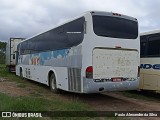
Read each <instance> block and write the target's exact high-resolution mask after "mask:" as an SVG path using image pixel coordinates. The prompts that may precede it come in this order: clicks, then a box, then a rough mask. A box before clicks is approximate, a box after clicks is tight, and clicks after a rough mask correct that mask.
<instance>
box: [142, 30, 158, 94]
mask: <svg viewBox="0 0 160 120" xmlns="http://www.w3.org/2000/svg"><path fill="white" fill-rule="evenodd" d="M140 45H141V60H140V63H141V65H140V68H141V70H140V71H141V72H140V89H143V90H152V91H157V92H159V91H160V30H156V31H151V32H145V33H142V34H141V36H140Z"/></svg>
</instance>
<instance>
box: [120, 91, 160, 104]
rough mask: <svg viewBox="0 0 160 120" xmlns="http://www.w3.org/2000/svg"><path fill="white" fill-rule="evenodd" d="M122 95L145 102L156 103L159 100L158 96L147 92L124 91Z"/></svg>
mask: <svg viewBox="0 0 160 120" xmlns="http://www.w3.org/2000/svg"><path fill="white" fill-rule="evenodd" d="M122 94H123V95H124V96H126V97H130V98H135V99H142V100H147V101H157V102H159V100H160V94H157V93H154V92H148V91H145V92H143V91H125V92H122Z"/></svg>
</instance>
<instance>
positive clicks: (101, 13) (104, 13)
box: [22, 11, 137, 42]
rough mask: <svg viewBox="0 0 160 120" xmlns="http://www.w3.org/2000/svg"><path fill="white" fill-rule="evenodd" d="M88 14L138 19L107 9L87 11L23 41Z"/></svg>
mask: <svg viewBox="0 0 160 120" xmlns="http://www.w3.org/2000/svg"><path fill="white" fill-rule="evenodd" d="M86 14H94V15H109V16H111V15H115V16H119V17H121V18H126V19H130V20H135V21H137V19H136V18H134V17H130V16H127V15H123V14H119V13H114V12H106V11H87V12H85V13H83V14H81V15H79V16H77V17H74V18H73V19H70V20H67V21H66V22H63V23H62V24H59V25H56V26H54V27H53V28H50V29H48V30H46V31H43V32H41V33H38V34H36V35H34V36H32V37H29V38H26V39H25V40H23V41H22V42H24V41H27V40H29V39H31V38H33V37H36V36H38V35H41V34H43V33H45V32H48V31H50V30H52V29H54V28H57V27H59V26H62V25H64V24H66V23H69V22H71V21H73V20H76V19H78V18H80V17H83V16H84V15H86Z"/></svg>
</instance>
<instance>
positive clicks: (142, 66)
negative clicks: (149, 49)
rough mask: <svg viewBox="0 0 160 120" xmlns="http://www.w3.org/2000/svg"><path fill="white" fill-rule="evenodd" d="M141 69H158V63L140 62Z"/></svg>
mask: <svg viewBox="0 0 160 120" xmlns="http://www.w3.org/2000/svg"><path fill="white" fill-rule="evenodd" d="M140 68H141V69H154V70H160V64H153V65H152V64H141V65H140Z"/></svg>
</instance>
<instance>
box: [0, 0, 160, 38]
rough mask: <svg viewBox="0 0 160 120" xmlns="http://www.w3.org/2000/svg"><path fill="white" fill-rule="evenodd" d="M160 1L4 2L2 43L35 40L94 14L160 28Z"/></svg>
mask: <svg viewBox="0 0 160 120" xmlns="http://www.w3.org/2000/svg"><path fill="white" fill-rule="evenodd" d="M159 5H160V1H158V0H155V1H153V0H121V1H120V0H46V1H44V0H0V16H1V17H0V26H1V27H0V40H6V41H7V40H8V39H9V38H10V37H31V36H33V35H35V34H37V33H39V32H42V31H45V30H47V29H50V28H51V27H54V26H56V25H58V24H61V23H62V22H64V21H66V20H67V19H70V18H73V17H75V16H78V15H79V14H81V13H83V12H85V11H90V10H98V11H109V12H110V11H112V12H117V13H121V14H125V15H129V16H133V17H136V18H137V19H138V20H139V25H140V31H147V30H153V29H159V28H160V23H159V19H160V15H159V11H160V7H159Z"/></svg>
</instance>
